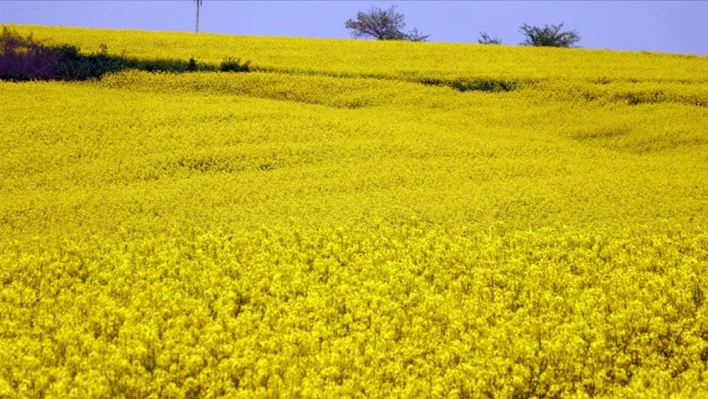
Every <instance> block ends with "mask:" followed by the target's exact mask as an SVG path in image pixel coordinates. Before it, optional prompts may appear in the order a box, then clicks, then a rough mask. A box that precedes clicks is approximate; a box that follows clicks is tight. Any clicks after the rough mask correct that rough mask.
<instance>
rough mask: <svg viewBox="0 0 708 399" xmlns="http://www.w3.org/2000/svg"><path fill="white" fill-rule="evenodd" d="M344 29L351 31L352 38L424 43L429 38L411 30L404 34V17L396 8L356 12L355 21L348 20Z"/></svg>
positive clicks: (416, 30) (415, 30) (375, 8)
mask: <svg viewBox="0 0 708 399" xmlns="http://www.w3.org/2000/svg"><path fill="white" fill-rule="evenodd" d="M344 27H345V28H347V29H349V30H350V31H351V34H352V36H354V37H372V38H374V39H377V40H410V41H414V42H424V41H426V40H427V39H428V37H430V36H429V35H423V34H421V33H420V32H418V29H413V30H412V31H410V32H409V33H404V32H403V28H405V27H406V23H405V16H404V15H403V14H399V13H397V12H396V6H391V7H390V8H388V9H386V10H384V9H381V8H378V7H373V8H372V9H371V10H369V11H368V12H361V11H360V12H358V13H357V14H356V20H353V19H349V20H347V21H346V22H345V23H344Z"/></svg>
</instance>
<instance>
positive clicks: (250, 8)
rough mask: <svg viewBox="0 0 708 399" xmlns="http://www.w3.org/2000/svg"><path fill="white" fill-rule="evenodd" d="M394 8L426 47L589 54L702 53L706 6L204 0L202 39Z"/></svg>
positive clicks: (157, 21)
mask: <svg viewBox="0 0 708 399" xmlns="http://www.w3.org/2000/svg"><path fill="white" fill-rule="evenodd" d="M394 4H395V5H398V11H399V12H401V13H403V14H404V15H405V16H406V22H407V28H414V27H415V28H418V30H419V31H421V32H423V33H426V34H430V35H431V36H430V41H433V42H476V41H477V39H478V38H479V32H480V31H486V32H488V33H489V34H490V35H492V36H497V37H499V38H500V39H502V41H503V42H504V44H513V45H516V44H518V43H519V42H521V41H522V40H523V37H522V35H521V34H520V33H519V32H518V27H519V26H520V25H522V24H523V23H528V24H530V25H539V26H542V25H544V24H546V23H560V22H565V27H566V28H568V29H575V30H577V31H578V32H579V33H580V35H581V37H582V40H581V41H580V43H579V44H580V45H581V46H583V47H587V48H609V49H616V50H649V51H662V52H674V53H692V54H700V55H708V23H706V21H707V20H708V2H705V1H224V0H221V1H218V0H204V3H203V6H202V8H201V18H200V31H202V32H212V33H228V34H243V35H265V36H301V37H324V38H348V37H350V36H349V34H348V32H347V30H346V29H344V22H345V21H346V20H347V19H349V18H354V17H355V16H356V13H357V11H364V10H368V9H370V8H371V7H373V6H377V7H380V8H388V7H389V6H391V5H394ZM6 23H10V24H38V25H61V26H84V27H100V28H120V29H144V30H169V31H194V25H195V3H194V2H193V0H161V1H151V0H113V1H110V0H109V1H90V0H83V1H61V0H50V1H33V0H0V24H6Z"/></svg>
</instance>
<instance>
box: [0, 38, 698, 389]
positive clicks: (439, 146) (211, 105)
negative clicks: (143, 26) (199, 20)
mask: <svg viewBox="0 0 708 399" xmlns="http://www.w3.org/2000/svg"><path fill="white" fill-rule="evenodd" d="M15 28H18V29H19V30H20V31H21V32H23V33H29V32H34V33H35V36H36V37H38V38H40V39H46V40H48V41H51V42H56V43H71V44H75V45H78V46H80V47H81V48H82V49H83V51H85V52H91V51H94V49H97V48H98V46H99V45H100V44H101V43H104V44H107V45H108V49H109V51H111V52H112V53H113V54H120V53H121V52H123V51H124V50H125V52H126V55H127V56H132V57H140V58H143V59H144V58H174V59H181V60H186V59H188V58H189V57H190V56H194V57H195V58H197V59H198V61H200V62H205V63H211V64H213V65H217V64H218V63H219V62H220V61H221V60H222V59H223V58H224V57H227V56H236V57H241V58H244V59H251V60H252V65H253V66H254V68H255V69H256V71H255V72H252V73H248V74H231V73H206V72H204V73H201V72H200V73H189V74H182V75H176V74H167V73H156V74H153V73H146V72H137V71H123V72H120V73H116V74H112V75H108V76H105V77H104V78H103V79H102V80H100V81H91V82H81V83H78V82H75V83H61V82H28V83H21V84H18V83H8V82H0V109H2V111H3V112H1V113H0V126H2V130H1V133H0V153H1V154H2V156H1V157H0V397H17V398H24V397H41V396H44V397H54V398H64V397H76V398H94V397H95V398H100V397H152V398H163V397H164V398H167V397H174V398H188V397H249V398H250V397H273V396H282V397H340V396H352V397H428V396H429V397H489V396H494V397H577V398H585V397H643V396H646V397H664V396H676V397H700V396H702V395H704V394H705V392H708V385H706V381H708V379H707V378H708V375H707V371H706V361H708V314H707V312H708V305H707V304H706V293H707V292H708V280H707V279H706V276H708V270H707V268H708V236H707V235H706V226H707V225H708V212H706V210H707V209H708V191H707V190H706V187H708V173H706V170H708V168H707V167H708V156H707V155H706V154H707V152H706V149H708V138H707V136H706V135H705V126H708V108H706V104H708V97H706V93H708V90H706V89H707V86H706V85H708V81H707V80H706V76H708V74H707V73H706V68H707V66H706V65H707V64H706V60H707V59H706V58H705V57H691V56H680V55H670V54H647V53H629V52H611V51H594V50H592V51H591V50H583V49H577V50H559V49H533V48H520V47H498V46H477V45H459V44H458V45H453V44H435V43H430V44H421V43H376V42H364V41H346V40H312V39H290V38H258V37H232V36H223V35H191V34H179V33H155V32H152V33H151V32H136V31H132V32H126V31H110V30H85V29H74V28H52V27H36V26H19V27H15ZM167 48H169V52H168V51H167V50H166V49H167ZM323 54H324V55H327V56H323ZM456 85H457V86H456ZM505 85H506V86H505ZM507 89H508V90H507Z"/></svg>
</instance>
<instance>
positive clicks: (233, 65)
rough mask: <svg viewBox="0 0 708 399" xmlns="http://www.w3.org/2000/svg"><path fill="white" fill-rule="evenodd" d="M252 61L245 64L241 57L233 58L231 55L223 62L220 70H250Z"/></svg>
mask: <svg viewBox="0 0 708 399" xmlns="http://www.w3.org/2000/svg"><path fill="white" fill-rule="evenodd" d="M250 65H251V61H246V62H244V63H243V64H242V63H241V59H240V58H238V59H233V58H231V57H226V58H224V60H223V61H222V62H221V65H220V66H219V70H220V71H221V72H248V71H249V70H250Z"/></svg>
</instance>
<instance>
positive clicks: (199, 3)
mask: <svg viewBox="0 0 708 399" xmlns="http://www.w3.org/2000/svg"><path fill="white" fill-rule="evenodd" d="M194 2H195V3H197V28H196V29H195V32H196V33H199V7H201V5H202V0H194Z"/></svg>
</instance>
